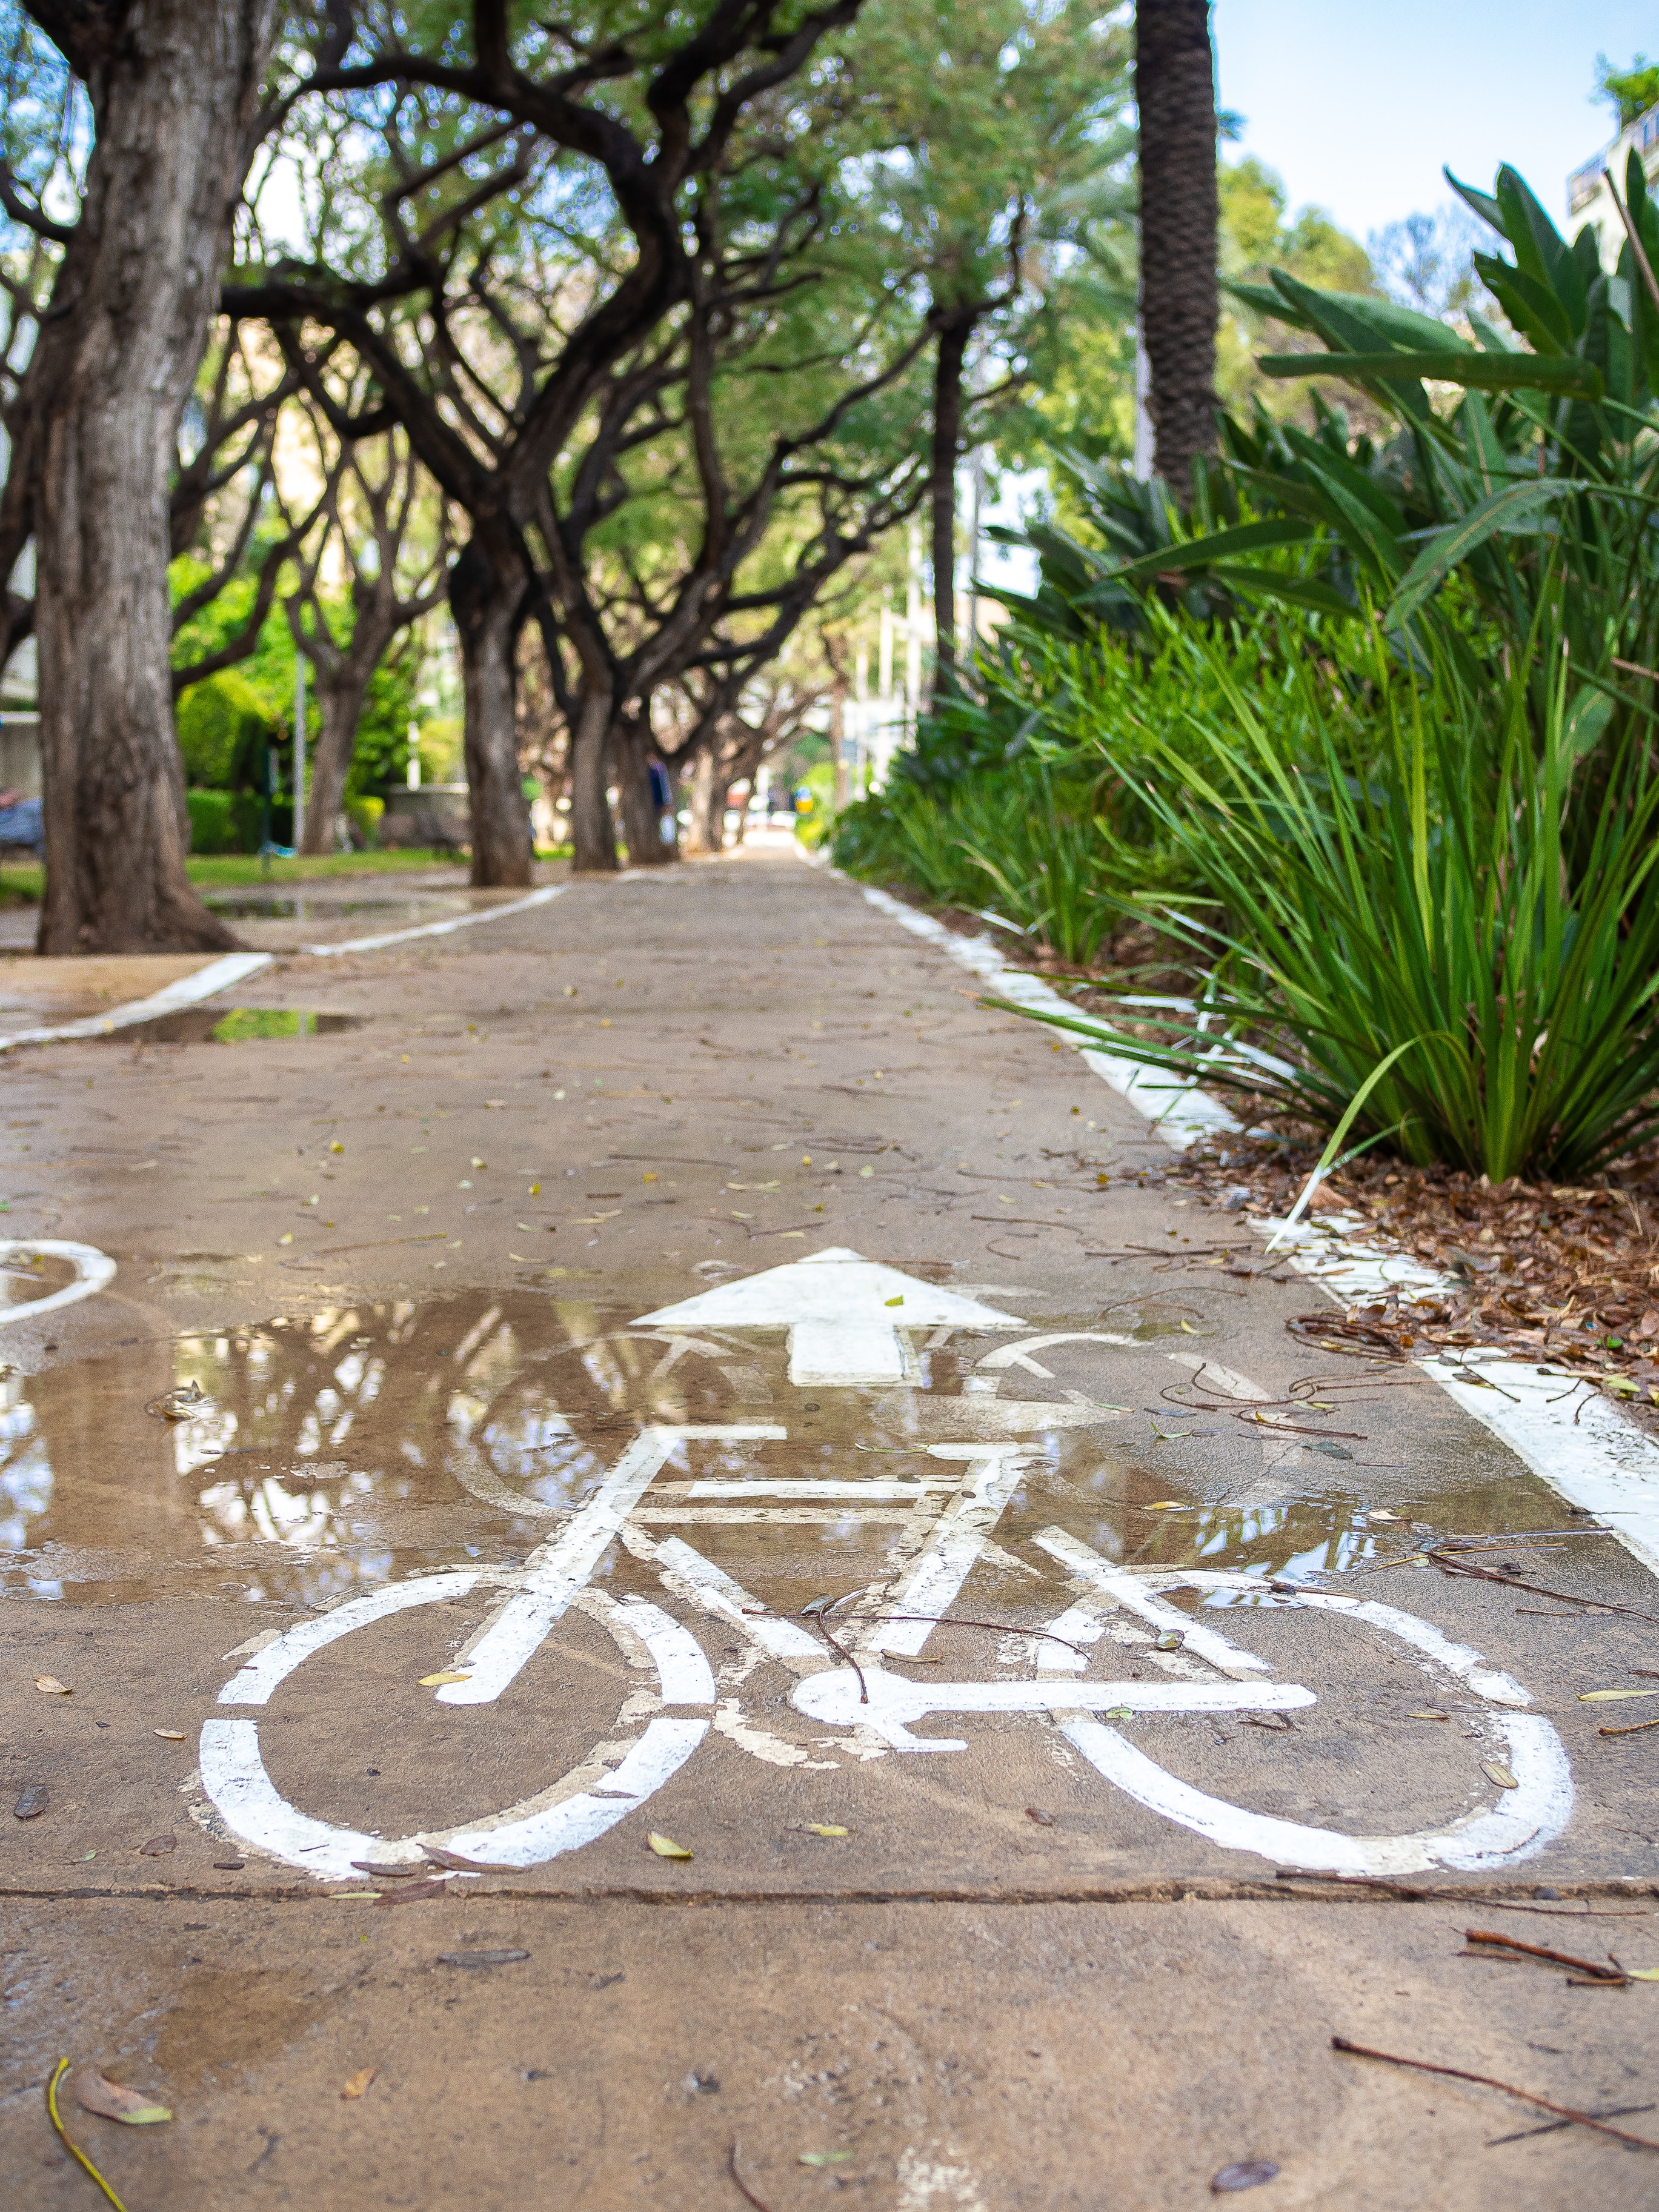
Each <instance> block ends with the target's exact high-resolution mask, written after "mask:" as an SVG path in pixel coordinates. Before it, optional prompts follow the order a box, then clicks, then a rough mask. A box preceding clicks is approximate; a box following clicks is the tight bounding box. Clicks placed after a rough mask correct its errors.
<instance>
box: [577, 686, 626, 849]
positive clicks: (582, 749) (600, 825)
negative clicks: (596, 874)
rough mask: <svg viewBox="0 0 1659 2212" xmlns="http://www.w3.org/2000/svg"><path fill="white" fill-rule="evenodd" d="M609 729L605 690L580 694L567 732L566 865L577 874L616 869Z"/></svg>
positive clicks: (608, 697)
mask: <svg viewBox="0 0 1659 2212" xmlns="http://www.w3.org/2000/svg"><path fill="white" fill-rule="evenodd" d="M610 730H611V694H610V692H609V690H586V691H584V692H583V693H582V695H581V699H580V704H579V706H578V707H577V709H576V713H575V716H574V720H573V721H572V723H571V727H570V842H571V845H572V848H573V850H572V854H571V862H570V865H571V866H572V867H573V868H574V869H576V870H577V871H578V872H580V871H582V870H585V869H598V870H601V871H607V872H608V871H611V870H614V869H615V867H616V866H617V829H616V824H615V823H613V822H612V820H611V800H610V798H609V796H608V794H607V792H606V789H605V783H606V777H607V771H608V769H609V765H610V763H609V761H608V759H607V757H606V756H607V752H608V750H609V748H608V745H607V742H606V741H607V739H608V738H609V735H610Z"/></svg>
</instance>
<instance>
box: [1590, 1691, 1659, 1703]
mask: <svg viewBox="0 0 1659 2212" xmlns="http://www.w3.org/2000/svg"><path fill="white" fill-rule="evenodd" d="M1614 1698H1659V1690H1581V1691H1580V1692H1578V1702H1579V1704H1580V1705H1604V1704H1607V1702H1609V1701H1610V1700H1611V1699H1614Z"/></svg>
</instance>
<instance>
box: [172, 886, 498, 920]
mask: <svg viewBox="0 0 1659 2212" xmlns="http://www.w3.org/2000/svg"><path fill="white" fill-rule="evenodd" d="M205 903H206V904H207V905H208V906H209V907H210V908H212V910H213V912H214V913H215V914H222V915H229V916H230V917H231V918H232V919H234V920H236V921H343V920H344V919H345V918H346V917H347V916H349V915H357V914H373V915H391V916H392V917H393V918H395V919H396V920H398V921H430V920H431V919H432V917H433V916H434V915H441V914H453V913H457V912H465V901H464V900H461V899H457V898H448V897H446V896H444V894H443V893H442V892H441V891H440V892H438V893H436V894H435V895H434V894H432V893H428V894H426V895H425V896H416V897H410V896H403V897H401V898H399V897H390V896H382V897H379V898H375V897H362V898H327V897H322V898H319V897H314V896H313V897H307V896H306V895H305V894H304V893H303V892H296V891H234V892H227V893H225V894H223V895H222V896H219V897H216V898H215V897H211V896H210V897H209V898H208V899H207V900H206V902H205Z"/></svg>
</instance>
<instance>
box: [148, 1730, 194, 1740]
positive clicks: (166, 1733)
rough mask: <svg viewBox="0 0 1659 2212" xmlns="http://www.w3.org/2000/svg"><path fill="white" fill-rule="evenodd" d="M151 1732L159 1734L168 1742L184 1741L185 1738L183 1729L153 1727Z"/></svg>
mask: <svg viewBox="0 0 1659 2212" xmlns="http://www.w3.org/2000/svg"><path fill="white" fill-rule="evenodd" d="M150 1734H151V1735H159V1736H160V1737H161V1739H162V1741H164V1742H167V1743H182V1742H183V1741H184V1740H185V1732H184V1730H183V1729H151V1730H150Z"/></svg>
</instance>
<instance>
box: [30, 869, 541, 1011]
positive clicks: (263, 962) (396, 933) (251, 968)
mask: <svg viewBox="0 0 1659 2212" xmlns="http://www.w3.org/2000/svg"><path fill="white" fill-rule="evenodd" d="M569 888H570V887H569V885H568V884H544V885H543V886H542V888H541V889H540V890H534V891H532V892H530V893H529V895H528V896H526V897H525V898H521V899H512V900H509V902H507V905H505V906H492V907H484V908H480V909H479V911H478V912H477V913H476V914H458V915H453V916H452V917H451V918H450V919H449V920H448V921H425V922H422V923H421V924H420V925H419V926H418V927H416V928H412V929H388V930H385V931H383V932H382V933H381V934H380V936H378V937H352V938H348V939H346V940H345V942H344V943H343V944H342V945H301V947H300V951H301V952H304V953H308V954H310V955H311V956H312V957H313V958H314V959H319V960H331V959H337V958H339V957H341V956H342V955H343V954H344V953H348V952H379V951H381V950H382V949H383V948H384V947H385V946H386V945H405V944H407V943H408V942H409V940H410V939H411V938H416V937H447V936H448V935H449V933H450V932H451V931H452V930H456V929H471V927H472V926H473V925H474V923H476V922H480V921H501V920H502V919H503V917H504V916H506V915H509V914H523V913H524V912H525V911H526V908H530V907H536V906H545V905H546V904H547V902H548V901H549V900H550V899H556V898H557V897H558V896H560V894H561V893H562V892H563V891H566V890H568V889H569ZM275 961H276V955H275V954H274V953H271V952H227V953H226V954H225V956H224V957H223V958H222V959H220V960H211V961H210V962H209V963H208V964H207V966H206V967H205V968H198V969H197V971H196V973H195V974H194V975H185V976H181V977H180V979H179V981H178V982H176V983H169V984H168V985H167V987H166V988H165V989H164V990H161V991H153V992H152V993H151V994H150V995H149V998H147V999H132V1000H129V1001H128V1002H127V1004H126V1005H125V1006H112V1007H111V1008H110V1010H109V1012H107V1013H106V1014H88V1015H87V1016H86V1017H85V1018H84V1019H83V1020H81V1021H75V1022H59V1023H58V1024H56V1025H55V1026H54V1027H52V1028H50V1029H38V1030H18V1031H16V1033H15V1035H14V1036H0V1052H10V1051H12V1050H13V1049H14V1048H15V1047H16V1046H18V1045H20V1044H60V1043H64V1042H69V1041H71V1040H73V1039H74V1038H76V1037H100V1036H109V1035H111V1034H112V1032H113V1031H114V1030H125V1029H131V1027H132V1025H133V1024H134V1023H135V1022H153V1021H154V1020H155V1019H156V1018H157V1016H158V1015H161V1014H176V1013H177V1012H179V1010H180V1008H182V1007H185V1006H199V1005H200V1004H201V1002H202V1000H204V999H212V998H216V997H217V996H218V994H219V993H220V992H221V991H228V990H231V989H232V988H234V986H235V985H236V984H238V983H242V982H246V980H247V978H248V977H249V976H250V975H258V973H259V972H260V970H261V969H265V968H270V967H271V966H273V965H274V963H275Z"/></svg>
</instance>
